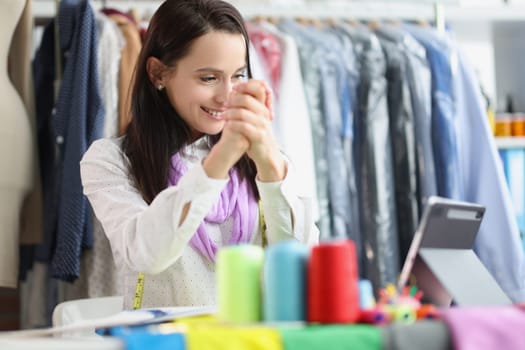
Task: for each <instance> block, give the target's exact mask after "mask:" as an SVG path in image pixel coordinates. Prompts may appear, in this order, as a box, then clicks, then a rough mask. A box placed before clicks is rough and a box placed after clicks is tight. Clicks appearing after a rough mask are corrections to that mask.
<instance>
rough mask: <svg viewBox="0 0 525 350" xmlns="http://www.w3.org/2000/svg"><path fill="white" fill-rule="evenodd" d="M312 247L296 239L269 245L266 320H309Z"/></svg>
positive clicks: (266, 275)
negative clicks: (308, 263)
mask: <svg viewBox="0 0 525 350" xmlns="http://www.w3.org/2000/svg"><path fill="white" fill-rule="evenodd" d="M308 253H309V249H308V247H306V246H305V245H303V244H301V243H299V242H296V241H285V242H280V243H277V244H274V245H272V246H270V247H268V248H267V250H266V252H265V258H264V267H263V315H264V320H265V321H304V320H305V319H306V312H305V303H306V281H305V280H306V267H307V260H308Z"/></svg>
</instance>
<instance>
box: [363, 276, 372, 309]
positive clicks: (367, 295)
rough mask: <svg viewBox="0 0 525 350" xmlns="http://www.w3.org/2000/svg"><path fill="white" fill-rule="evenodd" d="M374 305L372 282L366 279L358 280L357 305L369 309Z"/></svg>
mask: <svg viewBox="0 0 525 350" xmlns="http://www.w3.org/2000/svg"><path fill="white" fill-rule="evenodd" d="M375 305H376V301H375V299H374V292H373V290H372V283H370V281H369V280H367V279H360V280H359V307H360V308H361V309H371V308H373V307H374V306H375Z"/></svg>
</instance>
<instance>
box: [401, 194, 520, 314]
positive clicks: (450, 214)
mask: <svg viewBox="0 0 525 350" xmlns="http://www.w3.org/2000/svg"><path fill="white" fill-rule="evenodd" d="M484 214H485V207H484V206H482V205H479V204H475V203H469V202H460V201H455V200H451V199H447V198H442V197H436V196H433V197H430V198H429V200H428V203H427V205H426V207H425V210H424V212H423V215H422V217H421V220H420V223H419V226H418V228H417V231H416V232H415V234H414V237H413V239H412V243H411V246H410V249H409V251H408V254H407V257H406V259H405V263H404V265H403V268H402V270H401V274H400V276H399V280H398V288H400V289H401V288H403V287H404V286H405V285H408V284H414V283H415V284H416V286H417V287H418V288H419V289H420V290H422V291H423V293H424V294H423V295H424V297H423V298H424V301H426V302H429V303H432V304H435V305H438V306H450V305H452V304H454V305H461V306H474V305H503V304H510V303H511V301H510V299H509V298H508V296H507V295H506V294H505V293H504V292H503V291H502V289H501V288H500V286H499V285H498V284H497V282H496V281H495V279H494V278H493V277H492V275H491V274H490V273H489V271H488V270H487V269H486V268H485V266H484V265H483V264H482V263H481V261H480V260H479V258H478V257H477V255H476V254H475V253H474V251H473V250H472V249H473V245H474V242H475V240H476V235H477V233H478V229H479V226H480V225H481V222H482V220H483V216H484Z"/></svg>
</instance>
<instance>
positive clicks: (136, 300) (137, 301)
mask: <svg viewBox="0 0 525 350" xmlns="http://www.w3.org/2000/svg"><path fill="white" fill-rule="evenodd" d="M143 295H144V272H139V275H138V276H137V284H136V285H135V295H134V296H133V310H138V309H140V308H141V307H142V296H143Z"/></svg>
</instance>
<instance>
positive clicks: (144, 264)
mask: <svg viewBox="0 0 525 350" xmlns="http://www.w3.org/2000/svg"><path fill="white" fill-rule="evenodd" d="M124 159H125V158H124V156H123V154H122V152H121V150H120V146H119V145H118V144H117V143H115V142H114V141H111V140H109V139H101V140H97V141H95V142H94V143H93V144H92V145H91V147H90V148H89V149H88V151H87V152H86V153H85V155H84V157H83V158H82V160H81V162H80V172H81V177H82V185H83V187H84V194H85V195H86V196H87V197H88V199H89V202H90V204H91V206H92V207H93V211H94V213H95V215H96V216H97V218H98V219H99V220H100V222H101V223H102V226H103V228H104V231H105V233H106V235H107V237H108V239H109V241H110V244H111V249H112V251H113V255H114V257H115V261H116V263H117V264H121V263H123V264H126V265H127V266H128V267H129V268H131V269H133V270H135V271H142V272H145V273H151V274H155V273H159V272H161V271H163V270H165V269H166V268H167V267H169V266H170V265H171V264H173V263H174V262H175V261H176V260H177V259H178V258H179V257H180V256H181V255H182V253H183V250H184V248H185V247H186V245H187V244H188V242H189V240H190V239H191V237H192V236H193V234H194V233H195V231H196V230H197V228H198V226H199V224H200V223H201V221H202V220H203V218H204V216H205V215H206V214H207V213H208V212H209V210H210V209H211V206H212V205H213V203H215V202H216V200H217V198H218V196H219V194H220V192H221V191H222V190H223V188H224V186H225V185H226V183H227V180H217V179H212V178H209V177H208V176H207V175H206V173H205V172H204V169H203V168H202V165H201V163H200V162H198V163H197V164H195V165H194V166H193V167H191V168H190V169H189V170H188V172H186V174H184V175H183V177H182V178H181V179H180V181H179V183H178V184H177V186H171V187H168V188H166V189H165V190H163V191H162V192H161V193H159V194H158V195H157V196H156V197H155V199H154V200H153V201H152V202H151V204H150V205H148V204H147V203H146V202H145V201H144V199H143V198H142V196H141V194H140V193H139V191H138V190H137V189H136V188H135V187H134V186H133V183H132V180H131V179H130V176H129V172H128V169H127V166H126V162H125V161H124ZM190 202H191V205H190V207H189V211H188V213H187V216H186V218H185V220H184V222H183V223H182V225H180V226H179V222H180V218H181V214H182V209H183V207H184V205H185V204H186V203H190Z"/></svg>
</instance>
